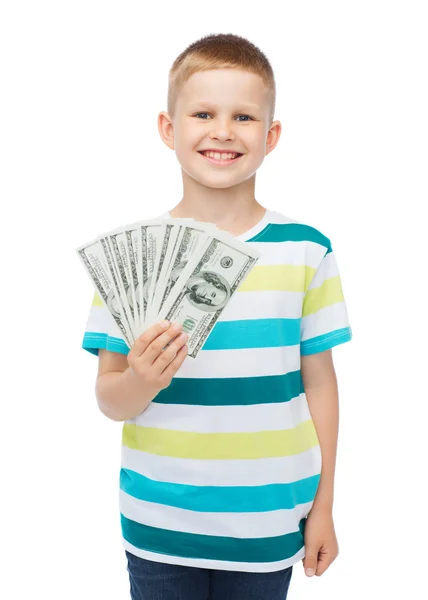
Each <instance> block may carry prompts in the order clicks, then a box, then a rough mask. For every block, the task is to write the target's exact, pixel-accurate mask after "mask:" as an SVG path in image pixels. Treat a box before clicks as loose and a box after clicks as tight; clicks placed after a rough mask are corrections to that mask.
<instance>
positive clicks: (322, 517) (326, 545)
mask: <svg viewBox="0 0 428 600" xmlns="http://www.w3.org/2000/svg"><path fill="white" fill-rule="evenodd" d="M304 537H305V547H306V556H305V558H304V559H303V561H302V562H303V567H304V569H305V574H306V575H307V576H308V577H311V576H312V575H318V576H320V575H322V574H323V573H324V571H326V570H327V569H328V567H329V566H330V565H331V563H332V562H333V561H334V559H335V558H336V557H337V555H338V554H339V546H338V543H337V538H336V533H335V531H334V524H333V515H332V513H331V510H330V509H323V508H322V507H321V506H319V507H315V508H312V510H311V511H310V512H309V515H308V518H307V519H306V523H305V535H304ZM308 569H313V572H311V571H309V572H308Z"/></svg>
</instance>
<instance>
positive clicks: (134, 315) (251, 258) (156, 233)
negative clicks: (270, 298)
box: [76, 218, 260, 358]
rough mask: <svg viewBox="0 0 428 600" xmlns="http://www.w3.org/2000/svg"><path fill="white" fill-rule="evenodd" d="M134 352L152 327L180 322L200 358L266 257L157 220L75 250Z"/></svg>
mask: <svg viewBox="0 0 428 600" xmlns="http://www.w3.org/2000/svg"><path fill="white" fill-rule="evenodd" d="M76 252H77V253H78V255H79V258H80V260H81V262H82V264H83V266H84V267H85V270H86V272H87V274H88V275H89V277H90V279H91V281H92V282H93V284H94V286H95V287H96V289H97V291H98V293H99V295H100V297H101V299H102V301H103V303H104V305H105V306H106V308H107V309H108V311H109V312H110V314H111V315H112V317H113V319H114V321H115V322H116V324H117V326H118V328H119V330H120V332H121V333H122V335H123V338H124V340H125V342H126V344H127V345H128V347H129V348H131V347H132V345H133V344H134V342H135V340H136V339H137V338H138V337H139V336H140V335H141V334H142V333H144V331H146V330H147V329H148V328H149V327H150V326H151V325H153V324H154V323H156V322H158V321H161V320H163V319H168V320H170V321H171V322H177V323H181V324H182V327H183V331H185V332H186V333H188V334H189V339H188V341H187V342H186V343H187V347H188V356H190V357H192V358H196V357H197V355H198V353H199V351H200V350H201V348H202V346H203V344H204V343H205V341H206V340H207V338H208V336H209V335H210V333H211V331H212V330H213V328H214V326H215V323H216V321H217V320H218V319H219V317H220V315H221V314H222V312H223V310H224V309H225V308H226V306H227V305H228V303H229V301H230V299H231V298H232V296H233V295H234V293H235V292H236V290H237V289H238V288H239V286H240V285H241V283H242V282H243V281H244V279H245V278H246V277H247V276H248V274H249V273H250V271H251V269H252V268H253V267H254V265H255V264H256V262H257V260H258V259H259V257H260V253H259V252H258V251H257V250H255V249H254V248H252V247H250V246H249V245H248V244H245V243H244V242H241V241H239V240H236V239H235V238H234V237H233V236H232V235H231V234H229V233H227V232H224V231H221V230H220V229H218V228H217V227H216V225H215V224H214V223H202V222H198V221H195V220H194V219H173V218H158V219H149V220H145V221H138V222H136V223H131V224H127V225H124V226H121V227H118V228H115V229H113V230H110V231H107V232H104V233H102V234H100V235H99V236H98V237H97V238H95V239H93V240H91V241H90V242H88V243H87V244H83V245H81V246H79V247H78V248H76Z"/></svg>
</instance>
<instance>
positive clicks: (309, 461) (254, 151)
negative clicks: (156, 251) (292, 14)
mask: <svg viewBox="0 0 428 600" xmlns="http://www.w3.org/2000/svg"><path fill="white" fill-rule="evenodd" d="M169 84H170V85H169V91H168V112H162V113H160V114H159V120H158V127H159V133H160V135H161V137H162V140H163V141H164V142H165V144H166V145H167V146H168V147H169V148H171V149H173V150H175V152H176V154H177V158H178V161H179V163H180V165H181V168H182V178H183V190H184V193H183V198H182V199H181V201H180V202H179V203H178V204H177V205H176V206H175V207H174V208H173V209H172V210H171V211H169V212H167V213H164V214H162V215H160V217H172V218H183V217H184V218H187V217H192V218H194V219H196V220H198V221H207V222H211V223H215V224H216V225H217V226H218V227H219V228H220V229H223V230H225V231H228V232H229V233H231V234H232V235H233V236H235V237H236V238H237V239H238V240H241V241H242V242H244V243H246V244H249V245H254V247H255V248H257V249H258V250H260V251H261V252H262V256H261V258H260V259H259V261H258V263H257V265H256V266H255V267H254V268H253V270H252V271H251V272H250V274H249V275H248V277H247V279H246V280H245V281H244V282H243V284H242V286H241V287H240V288H238V290H237V292H236V294H235V296H234V297H233V298H232V300H231V302H230V305H229V306H228V307H227V310H226V311H225V313H224V315H223V317H222V316H221V317H220V319H219V320H218V321H217V323H216V325H215V327H214V329H213V331H212V333H211V335H210V337H209V338H208V339H207V341H206V343H205V345H204V347H203V348H202V350H201V352H200V354H199V355H198V357H197V358H196V359H194V360H187V361H186V356H187V347H186V344H185V342H186V338H185V337H184V338H183V337H182V336H180V335H179V334H180V328H178V329H175V328H174V324H170V325H169V327H168V326H167V328H165V327H162V324H161V323H156V324H155V325H153V326H152V327H151V328H149V329H148V330H147V331H146V332H145V333H144V334H143V335H142V336H140V338H138V339H137V340H136V342H135V344H134V345H133V347H132V348H131V350H129V349H128V348H127V346H126V345H125V343H124V340H123V337H122V336H121V333H120V331H119V329H118V328H117V327H116V324H115V323H114V321H113V319H111V317H110V315H109V313H108V311H107V309H105V308H104V306H103V304H102V303H101V301H100V299H99V297H97V294H95V297H94V302H93V306H92V307H91V311H90V314H89V319H88V323H87V326H86V332H85V336H84V340H83V348H85V349H87V350H88V351H90V352H92V353H94V354H96V355H97V354H98V356H99V368H98V377H97V382H96V395H97V400H98V404H99V407H100V410H101V411H102V412H103V413H104V414H105V415H106V416H108V417H110V418H112V419H114V420H116V421H125V422H124V425H123V438H122V465H121V467H122V468H121V472H120V513H121V515H120V518H121V526H122V540H123V545H124V548H125V552H126V556H127V559H128V572H129V576H130V584H131V596H132V598H134V599H137V598H138V599H140V598H148V599H150V598H155V597H156V598H159V599H169V598H171V599H172V598H174V599H181V598H183V599H184V598H185V599H186V600H191V599H193V598H194V599H195V600H196V599H200V600H202V599H203V598H204V599H205V598H208V597H209V598H211V599H220V598H229V597H230V598H233V599H234V600H240V599H243V598H245V600H251V599H254V600H255V599H260V600H261V599H262V598H269V599H270V600H279V599H281V600H283V599H284V598H285V597H286V595H287V592H288V587H289V584H290V578H291V574H292V568H293V565H294V564H295V563H296V562H298V561H300V560H302V562H303V565H304V567H305V572H306V574H307V575H310V574H311V571H309V569H312V570H313V571H315V573H316V574H317V575H321V574H322V573H323V572H324V571H325V570H326V568H327V567H328V566H329V564H330V563H331V562H332V561H333V560H334V559H335V558H336V556H337V554H338V545H337V540H336V536H335V532H334V526H333V518H332V505H333V477H334V463H335V454H336V444H337V426H338V402H337V400H338V398H337V396H338V393H337V383H336V377H335V371H334V366H333V361H332V354H331V348H332V347H333V346H336V345H338V344H342V343H344V342H347V341H349V340H350V339H351V337H352V333H351V328H350V326H349V322H348V315H347V309H346V305H345V301H344V297H343V293H342V287H341V281H340V277H339V272H338V267H337V263H336V260H335V256H334V254H333V251H332V246H331V242H330V240H329V239H328V238H327V237H326V236H324V235H323V234H322V233H321V232H320V231H318V230H317V229H314V228H313V227H310V226H308V225H304V224H301V223H298V222H297V221H293V220H292V219H289V218H287V217H286V216H285V215H283V214H281V213H279V212H276V211H272V210H269V209H266V208H264V207H263V206H262V205H261V204H259V202H258V201H257V200H256V199H255V195H254V192H255V177H256V171H257V169H258V168H259V167H260V165H261V164H262V162H263V160H264V157H265V155H267V154H269V152H272V150H273V149H274V148H275V146H276V144H277V143H278V140H279V137H280V132H281V124H280V122H279V121H273V114H274V107H275V82H274V76H273V72H272V69H271V67H270V64H269V62H268V60H267V58H266V57H265V55H264V54H263V53H262V52H261V51H260V50H259V49H258V48H256V47H255V46H254V45H253V44H252V43H251V42H249V41H248V40H246V39H245V38H242V37H239V36H235V35H231V34H230V35H222V34H220V35H210V36H207V37H204V38H202V39H200V40H199V41H197V42H195V43H193V44H192V45H191V46H189V47H188V48H187V49H186V50H185V51H184V52H182V54H181V55H180V56H179V57H178V58H177V59H176V61H175V62H174V64H173V66H172V68H171V71H170V81H169ZM241 119H242V120H241ZM218 153H225V156H222V155H221V154H220V155H219V154H218ZM228 153H233V155H229V154H228ZM235 156H237V157H236V158H234V157H235ZM222 158H228V159H229V160H223V161H222V160H221V159H222ZM181 335H182V334H181ZM170 340H174V341H173V343H172V344H171V345H170V346H169V347H168V348H167V349H166V350H165V351H164V352H162V348H164V347H165V346H166V343H167V342H168V341H170ZM128 350H129V352H128ZM321 457H322V461H321ZM321 465H322V472H321Z"/></svg>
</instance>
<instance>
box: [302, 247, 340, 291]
mask: <svg viewBox="0 0 428 600" xmlns="http://www.w3.org/2000/svg"><path fill="white" fill-rule="evenodd" d="M337 275H339V269H338V266H337V261H336V257H335V255H334V252H329V253H328V254H326V256H325V257H324V258H323V260H322V262H321V264H320V265H319V267H318V269H317V271H316V273H315V275H314V277H313V279H312V281H311V284H310V286H309V287H308V290H312V289H313V288H317V287H320V286H321V285H322V284H323V283H324V281H325V280H326V279H330V278H331V277H336V276H337Z"/></svg>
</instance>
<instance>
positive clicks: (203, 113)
mask: <svg viewBox="0 0 428 600" xmlns="http://www.w3.org/2000/svg"><path fill="white" fill-rule="evenodd" d="M208 114H209V113H206V112H199V113H196V114H195V115H194V116H195V117H197V116H198V115H208ZM237 116H238V117H248V119H250V121H252V120H253V118H252V117H250V116H249V115H237ZM204 120H206V119H204ZM240 122H241V123H245V122H246V121H240Z"/></svg>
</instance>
